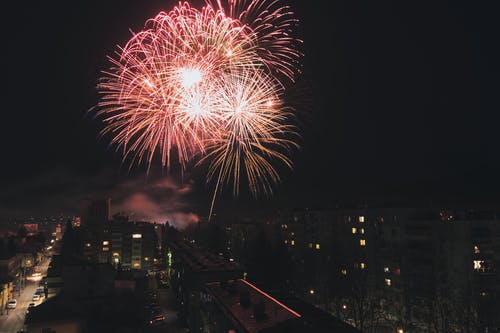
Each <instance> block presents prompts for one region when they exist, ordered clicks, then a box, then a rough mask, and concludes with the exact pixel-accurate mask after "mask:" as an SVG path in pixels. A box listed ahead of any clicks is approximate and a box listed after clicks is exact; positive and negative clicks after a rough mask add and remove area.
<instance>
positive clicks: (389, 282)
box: [385, 279, 391, 287]
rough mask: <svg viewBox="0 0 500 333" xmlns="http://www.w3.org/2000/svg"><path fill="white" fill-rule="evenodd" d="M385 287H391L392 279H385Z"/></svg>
mask: <svg viewBox="0 0 500 333" xmlns="http://www.w3.org/2000/svg"><path fill="white" fill-rule="evenodd" d="M385 285H386V286H388V287H390V286H391V279H385Z"/></svg>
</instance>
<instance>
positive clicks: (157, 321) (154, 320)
mask: <svg viewBox="0 0 500 333" xmlns="http://www.w3.org/2000/svg"><path fill="white" fill-rule="evenodd" d="M164 322H165V316H163V315H161V314H160V315H156V316H152V317H151V319H150V320H149V324H150V325H161V324H163V323H164Z"/></svg>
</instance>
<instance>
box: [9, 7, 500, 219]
mask: <svg viewBox="0 0 500 333" xmlns="http://www.w3.org/2000/svg"><path fill="white" fill-rule="evenodd" d="M175 3H176V2H174V1H158V0H147V1H131V0H125V1H124V0H120V1H116V0H108V1H95V0H91V1H89V0H86V1H45V2H41V1H36V2H35V1H28V2H10V4H9V7H8V8H6V7H4V9H3V13H4V17H3V19H2V20H1V21H0V22H1V23H0V24H1V25H2V32H3V34H2V52H1V59H2V65H3V66H2V86H3V87H2V104H1V105H2V107H1V108H2V122H1V124H2V130H1V131H0V136H1V139H2V140H1V142H2V143H3V145H2V164H1V172H0V186H1V190H0V217H1V219H2V220H5V219H6V218H7V217H23V216H29V215H37V214H56V213H60V212H63V213H78V209H79V207H81V205H82V200H83V199H84V198H90V197H98V196H100V195H111V196H112V197H113V202H116V203H117V204H118V206H120V205H122V204H124V202H127V200H129V199H130V196H134V195H143V196H145V197H146V198H147V201H151V202H152V204H153V205H158V204H159V203H160V205H161V206H169V205H170V206H169V208H165V209H166V210H167V211H170V212H171V213H173V212H174V211H178V210H179V211H183V212H185V213H187V212H195V213H197V214H201V215H203V214H206V212H207V210H208V206H209V201H210V195H211V191H212V190H213V188H211V187H207V186H206V185H205V184H204V182H203V175H202V174H200V172H198V173H197V174H193V175H185V176H184V177H183V179H180V177H177V176H176V175H177V173H176V172H175V170H174V171H173V175H171V176H169V177H168V179H169V181H168V185H167V186H166V187H165V188H166V190H165V191H166V192H165V193H166V194H165V193H163V194H162V193H159V192H161V191H158V187H155V184H163V183H162V182H165V177H167V176H166V175H165V174H162V172H161V170H159V169H154V170H153V171H152V173H151V174H150V175H149V176H147V177H146V174H145V172H146V169H145V167H137V168H134V169H133V170H132V171H131V172H129V171H128V168H127V166H126V165H122V163H121V155H120V154H119V153H116V152H115V151H114V149H113V148H109V147H108V143H109V139H108V138H100V137H99V130H100V124H99V122H98V121H95V120H94V119H92V116H91V115H89V114H88V110H89V109H90V108H92V107H93V106H94V105H95V104H96V103H97V101H98V95H97V93H96V89H95V86H96V83H97V80H98V78H99V73H100V71H101V70H104V69H106V67H107V66H108V63H107V61H106V56H107V55H109V54H112V52H113V51H114V50H115V47H116V44H120V45H123V44H124V43H125V42H126V41H127V39H128V38H129V37H130V32H129V29H131V30H133V31H139V30H140V29H141V28H142V27H143V25H144V22H145V20H146V19H148V18H149V17H152V16H154V15H155V14H156V13H157V12H159V11H160V10H161V9H165V10H169V9H170V8H172V7H173V6H174V5H175ZM4 6H5V5H4ZM12 6H16V7H12ZM292 6H293V8H294V10H295V11H296V14H297V16H298V17H299V19H300V20H301V28H300V31H299V34H300V37H301V38H302V39H303V40H304V46H303V47H304V49H303V50H304V53H305V57H304V59H303V64H304V67H303V75H301V76H300V77H299V78H298V83H297V88H296V89H294V91H295V90H296V91H299V92H298V93H297V96H298V95H300V98H299V97H297V96H292V97H291V99H292V100H293V99H295V100H300V101H301V103H300V104H299V105H302V106H303V107H299V110H298V111H299V113H300V116H299V119H300V125H301V129H300V132H301V135H302V138H301V139H300V144H301V146H302V147H301V149H300V150H298V151H295V152H294V153H293V155H292V159H293V161H294V163H295V169H294V170H293V171H287V170H283V172H282V176H283V181H282V183H281V184H280V185H278V186H277V187H276V193H275V195H274V196H273V197H271V198H260V199H258V200H251V199H249V198H248V195H246V194H245V193H244V192H245V191H243V193H242V194H241V196H240V198H239V199H238V200H235V199H233V198H231V196H230V195H229V194H230V191H226V193H227V194H225V195H223V196H222V198H221V200H219V201H218V204H217V208H216V211H217V212H218V213H219V214H220V215H224V214H227V215H228V216H229V215H231V214H233V215H234V214H235V212H236V211H238V212H243V211H244V210H241V209H246V211H253V212H255V211H256V210H257V209H258V208H263V210H265V209H273V210H277V209H286V208H290V207H329V206H334V205H336V204H338V203H359V202H368V203H373V204H383V203H386V204H399V205H402V204H405V205H408V204H410V205H411V204H417V203H418V204H422V203H424V204H428V203H433V204H437V205H439V204H445V205H481V204H485V205H486V204H487V205H495V204H496V201H498V199H500V192H499V191H498V188H499V185H500V172H499V171H500V154H499V151H500V150H499V149H498V145H499V142H500V138H499V133H498V131H497V128H498V126H499V120H500V116H499V103H498V100H497V95H498V88H499V84H498V74H499V71H498V64H497V61H498V59H499V57H498V56H499V52H498V32H499V29H498V28H499V23H498V22H499V21H498V19H497V18H496V16H497V13H498V10H497V9H498V8H493V7H487V6H492V5H490V4H488V5H487V4H484V3H479V2H478V3H476V2H474V3H473V2H465V1H441V0H435V1H419V2H408V1H396V0H394V1H352V0H343V1H335V0H333V1H295V3H293V4H292ZM304 95H306V97H305V98H304ZM131 184H133V185H134V186H131ZM151 188H155V189H156V190H154V191H153V190H151ZM176 191H181V192H182V191H184V192H182V195H179V194H178V193H177V192H176ZM209 191H210V192H209ZM138 193H139V194H138ZM115 199H116V200H115ZM160 211H161V209H160ZM0 223H1V222H0Z"/></svg>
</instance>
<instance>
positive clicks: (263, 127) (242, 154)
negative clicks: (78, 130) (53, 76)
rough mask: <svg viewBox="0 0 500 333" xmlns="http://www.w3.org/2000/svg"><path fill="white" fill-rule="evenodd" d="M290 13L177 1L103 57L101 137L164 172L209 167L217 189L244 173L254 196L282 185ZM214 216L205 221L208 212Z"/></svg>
mask: <svg viewBox="0 0 500 333" xmlns="http://www.w3.org/2000/svg"><path fill="white" fill-rule="evenodd" d="M295 25H296V20H295V19H294V18H293V13H292V12H291V10H290V9H289V8H288V7H286V6H280V4H279V1H278V0H234V1H228V2H227V3H223V2H221V0H207V3H206V5H205V6H204V7H203V8H202V9H196V8H193V7H191V5H190V4H189V3H188V2H182V3H179V4H178V5H177V6H175V7H174V8H173V9H172V10H171V11H170V12H161V13H159V14H158V15H157V16H156V17H154V18H152V19H150V20H148V21H147V22H146V27H145V29H144V30H143V31H141V32H139V33H137V34H134V35H133V36H132V38H131V39H130V40H129V42H128V43H127V44H126V45H125V46H124V47H123V48H120V49H119V51H118V52H117V57H116V58H113V57H110V58H109V59H110V61H111V63H112V68H111V69H110V70H108V71H105V72H104V75H103V78H102V80H101V81H100V83H99V85H98V89H99V92H100V93H101V101H100V103H99V107H100V108H99V111H98V116H99V117H100V118H101V119H102V120H103V122H104V124H105V129H104V131H103V134H109V135H111V136H112V139H111V142H112V144H115V145H116V146H117V147H118V149H122V150H123V154H124V159H130V160H131V164H133V163H134V162H136V163H141V162H145V163H146V164H147V165H148V168H149V166H150V165H151V163H152V161H153V158H154V156H155V155H156V153H159V155H160V157H161V163H162V165H163V166H165V167H167V168H168V167H170V163H171V158H172V154H174V152H175V153H176V158H177V160H178V161H179V163H180V165H181V166H182V167H183V168H185V167H186V165H187V162H189V161H190V160H193V159H198V163H196V165H199V164H202V163H205V162H206V163H208V165H209V170H208V174H207V181H214V182H215V183H216V186H215V187H216V189H215V192H214V197H213V200H212V206H211V209H212V208H213V203H214V201H215V196H216V194H217V192H218V190H219V188H220V187H221V185H222V184H232V188H233V193H234V194H238V192H239V188H240V178H241V177H242V175H243V176H244V177H245V178H246V179H247V180H248V184H249V189H250V191H251V192H252V193H253V194H257V193H258V192H264V193H271V192H272V185H273V184H274V183H276V182H278V181H279V174H278V172H277V171H276V169H275V167H274V166H273V163H274V162H275V161H279V162H282V163H283V164H285V165H286V166H288V167H291V166H292V163H291V160H290V159H289V157H288V154H287V153H288V151H289V150H290V148H292V147H296V146H297V145H296V143H295V142H294V141H293V140H294V137H295V130H294V128H293V126H291V125H290V119H291V112H290V110H289V109H288V108H286V107H285V106H284V105H283V101H282V93H283V89H284V88H283V87H284V85H283V77H285V78H287V79H290V80H291V81H293V80H294V76H295V74H296V72H297V68H298V66H297V64H298V59H299V58H300V55H301V54H300V52H299V51H297V48H296V46H297V43H298V41H297V40H296V39H294V38H293V37H291V36H292V30H293V28H294V26H295ZM210 215H211V214H210Z"/></svg>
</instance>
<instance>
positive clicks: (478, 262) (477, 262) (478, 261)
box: [474, 260, 484, 271]
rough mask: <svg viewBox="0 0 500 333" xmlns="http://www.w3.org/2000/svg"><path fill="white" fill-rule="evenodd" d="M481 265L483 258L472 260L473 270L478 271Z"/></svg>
mask: <svg viewBox="0 0 500 333" xmlns="http://www.w3.org/2000/svg"><path fill="white" fill-rule="evenodd" d="M483 265H484V261H483V260H474V270H476V271H479V270H482V269H484V267H483Z"/></svg>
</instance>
